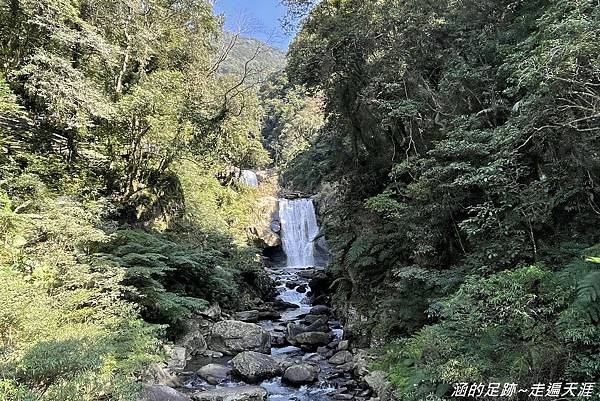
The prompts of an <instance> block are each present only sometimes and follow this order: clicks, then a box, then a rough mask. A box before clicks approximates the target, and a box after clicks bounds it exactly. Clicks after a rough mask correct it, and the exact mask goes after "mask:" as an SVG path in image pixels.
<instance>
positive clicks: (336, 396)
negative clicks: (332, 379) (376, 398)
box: [333, 393, 354, 400]
mask: <svg viewBox="0 0 600 401" xmlns="http://www.w3.org/2000/svg"><path fill="white" fill-rule="evenodd" d="M353 398H354V396H353V395H352V394H348V393H342V394H334V395H333V399H334V400H352V399H353Z"/></svg>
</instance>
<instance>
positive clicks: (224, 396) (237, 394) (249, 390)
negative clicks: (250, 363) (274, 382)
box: [192, 386, 267, 401]
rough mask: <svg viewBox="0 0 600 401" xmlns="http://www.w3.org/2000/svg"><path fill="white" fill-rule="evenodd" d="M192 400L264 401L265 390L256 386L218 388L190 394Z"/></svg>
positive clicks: (265, 396)
mask: <svg viewBox="0 0 600 401" xmlns="http://www.w3.org/2000/svg"><path fill="white" fill-rule="evenodd" d="M192 399H193V400H194V401H265V400H266V399H267V390H265V389H264V388H262V387H258V386H244V387H233V388H218V389H215V390H208V391H204V392H202V393H196V394H194V395H192Z"/></svg>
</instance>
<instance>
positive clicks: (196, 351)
mask: <svg viewBox="0 0 600 401" xmlns="http://www.w3.org/2000/svg"><path fill="white" fill-rule="evenodd" d="M212 325H213V322H211V321H210V320H208V319H206V318H202V317H195V318H191V319H185V320H183V321H182V322H181V323H180V325H179V327H180V328H181V331H182V332H183V335H181V336H179V337H178V338H177V339H176V340H175V344H176V345H178V346H181V347H185V349H186V350H187V356H188V358H189V357H192V356H196V355H202V353H203V352H204V351H206V349H207V345H206V335H207V334H208V332H209V331H210V328H211V326H212Z"/></svg>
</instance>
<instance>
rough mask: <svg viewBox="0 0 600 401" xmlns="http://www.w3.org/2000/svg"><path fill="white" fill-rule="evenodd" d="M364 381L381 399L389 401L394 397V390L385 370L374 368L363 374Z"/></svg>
mask: <svg viewBox="0 0 600 401" xmlns="http://www.w3.org/2000/svg"><path fill="white" fill-rule="evenodd" d="M365 382H366V383H367V385H368V386H369V388H371V389H372V390H373V391H374V392H375V393H376V394H377V396H378V397H379V399H380V400H381V401H391V400H393V399H394V390H393V387H392V385H391V383H390V382H389V381H388V379H387V374H386V373H385V372H383V371H381V370H375V371H373V372H371V373H369V374H368V375H366V376H365Z"/></svg>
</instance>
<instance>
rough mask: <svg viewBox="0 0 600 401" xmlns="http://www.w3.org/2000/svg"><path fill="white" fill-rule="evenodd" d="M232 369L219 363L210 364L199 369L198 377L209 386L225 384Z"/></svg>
mask: <svg viewBox="0 0 600 401" xmlns="http://www.w3.org/2000/svg"><path fill="white" fill-rule="evenodd" d="M231 370H232V369H231V368H230V367H229V366H225V365H219V364H217V363H209V364H208V365H204V366H202V367H201V368H200V369H198V372H197V373H198V376H200V377H201V378H203V379H204V380H206V381H207V382H208V384H213V385H215V384H219V383H222V382H224V381H225V380H227V379H228V378H229V376H230V375H231Z"/></svg>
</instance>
